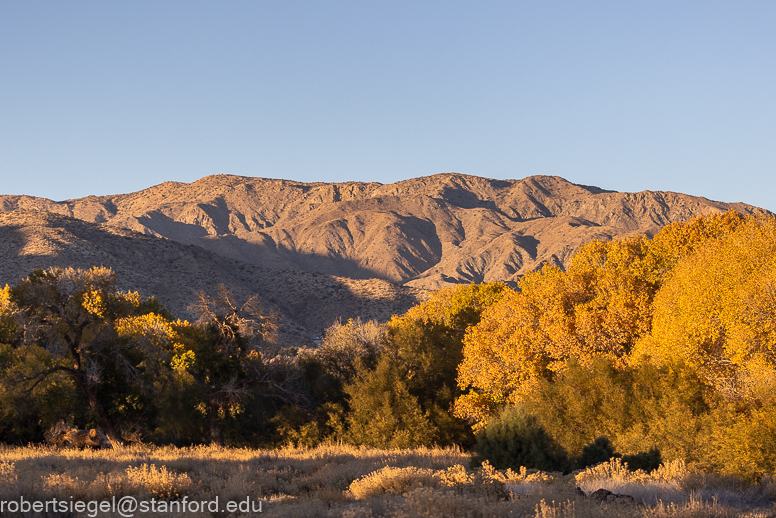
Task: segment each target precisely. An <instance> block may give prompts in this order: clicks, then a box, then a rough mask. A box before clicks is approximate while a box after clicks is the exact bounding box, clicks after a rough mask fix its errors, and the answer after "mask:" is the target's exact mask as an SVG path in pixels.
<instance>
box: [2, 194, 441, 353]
mask: <svg viewBox="0 0 776 518" xmlns="http://www.w3.org/2000/svg"><path fill="white" fill-rule="evenodd" d="M94 265H104V266H110V267H112V268H113V270H114V271H115V272H116V273H117V279H118V283H119V288H120V289H122V290H137V291H139V292H140V293H141V294H143V295H145V296H149V295H154V296H156V297H157V298H158V299H159V300H160V301H161V302H162V303H163V304H164V305H165V306H166V307H168V308H169V309H170V310H171V311H172V312H173V313H174V314H176V315H178V316H179V317H182V318H191V316H192V315H190V314H189V311H188V306H189V305H190V304H191V303H193V302H194V301H195V294H196V292H197V291H200V290H202V291H205V292H207V293H210V294H214V293H215V292H216V290H217V288H218V287H219V285H221V284H224V285H226V286H227V287H228V288H229V289H230V290H231V291H232V292H233V293H234V294H235V295H236V298H237V299H238V300H242V301H245V300H247V298H248V297H251V296H253V295H254V294H257V295H259V298H260V300H261V302H262V305H263V306H264V309H265V310H266V311H274V312H276V313H277V314H278V315H279V317H280V319H281V329H280V332H279V334H280V339H281V343H283V344H286V345H309V344H310V343H311V341H312V340H311V338H312V337H313V336H315V335H320V333H321V332H322V330H323V329H325V328H326V327H328V326H329V325H331V323H332V322H334V321H335V320H336V319H338V318H341V319H345V320H346V319H348V318H354V317H357V316H360V317H362V318H364V319H372V318H374V319H377V320H381V321H385V320H387V319H389V318H390V316H391V315H392V314H395V313H402V312H403V311H406V310H407V309H409V308H410V307H412V306H413V305H415V304H417V303H418V302H420V301H422V300H425V299H426V298H427V296H428V294H427V292H425V291H424V290H420V289H416V288H411V287H405V286H397V285H395V284H393V283H390V282H387V281H384V280H379V279H368V280H353V279H347V278H340V277H334V276H331V275H327V274H322V273H312V272H301V271H293V270H273V269H270V268H265V267H261V266H256V265H253V264H249V263H245V262H241V261H236V260H233V259H229V258H225V257H221V256H219V255H217V254H215V253H213V252H210V251H208V250H205V249H203V248H201V247H199V246H192V245H183V244H181V243H178V242H175V241H172V240H169V239H163V238H159V237H156V236H151V235H144V234H139V233H137V232H134V231H132V230H128V229H122V228H119V227H115V226H111V225H105V224H102V225H99V224H95V223H88V222H85V221H82V220H79V219H75V218H71V217H69V216H63V215H58V214H53V213H50V212H44V211H39V210H34V211H31V210H24V209H19V210H15V211H12V212H8V213H3V214H0V283H2V284H0V286H2V285H5V284H6V283H8V284H15V283H17V282H18V281H19V280H20V279H22V278H23V277H26V276H27V275H28V274H29V273H30V272H31V271H32V270H33V269H34V268H48V267H50V266H58V267H68V266H73V267H77V268H90V267H92V266H94Z"/></svg>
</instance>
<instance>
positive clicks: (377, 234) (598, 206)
mask: <svg viewBox="0 0 776 518" xmlns="http://www.w3.org/2000/svg"><path fill="white" fill-rule="evenodd" d="M17 209H26V210H35V211H46V212H52V213H57V214H62V215H65V216H69V217H73V218H76V219H80V220H83V221H85V222H88V223H94V224H100V225H107V226H110V227H112V228H127V229H130V230H133V231H136V232H139V233H141V234H146V235H153V236H157V237H162V238H166V239H170V240H172V241H176V242H179V243H182V244H185V245H191V244H194V245H198V246H201V247H203V248H205V249H207V250H210V251H211V252H213V253H215V254H217V255H219V256H222V257H226V258H230V259H233V260H238V261H242V262H246V263H250V264H254V265H257V266H265V267H268V268H274V269H285V270H297V271H311V272H319V273H324V274H328V275H334V276H340V277H348V278H354V279H369V278H378V279H383V280H386V281H389V282H392V283H398V284H403V285H407V286H411V287H415V288H423V289H438V288H439V287H442V286H445V285H450V284H455V283H459V282H483V281H493V280H504V281H508V282H515V281H516V280H518V279H519V277H520V276H522V275H523V274H524V273H526V272H527V271H531V270H534V269H536V268H539V267H540V266H541V265H542V264H544V263H551V264H556V265H559V266H565V265H566V264H567V263H568V260H569V258H570V257H571V255H572V254H573V252H574V251H575V250H576V249H577V248H578V247H579V246H581V245H582V244H583V243H585V242H587V241H590V240H591V239H612V238H614V237H618V236H622V235H627V234H635V233H647V234H653V233H654V232H656V231H657V230H659V229H660V228H662V226H664V225H666V224H668V223H672V222H674V221H686V220H688V219H690V218H692V217H695V216H699V215H704V214H709V213H714V212H721V211H725V210H730V209H734V210H738V211H739V212H742V213H752V212H764V211H762V209H758V208H756V207H753V206H751V205H747V204H743V203H723V202H717V201H712V200H707V199H705V198H700V197H695V196H689V195H685V194H680V193H672V192H663V191H642V192H639V193H620V192H616V191H609V190H605V189H601V188H598V187H593V186H584V185H578V184H574V183H571V182H568V181H566V180H564V179H563V178H561V177H557V176H529V177H527V178H524V179H521V180H495V179H489V178H482V177H478V176H471V175H463V174H458V173H440V174H436V175H431V176H425V177H420V178H413V179H409V180H403V181H400V182H395V183H389V184H381V183H377V182H339V183H325V182H316V183H304V182H295V181H292V180H280V179H264V178H252V177H242V176H232V175H213V176H207V177H204V178H201V179H199V180H197V181H195V182H191V183H182V182H163V183H161V184H158V185H155V186H152V187H149V188H147V189H143V190H141V191H137V192H134V193H129V194H118V195H107V196H88V197H85V198H79V199H74V200H65V201H62V202H55V201H52V200H48V199H45V198H34V197H29V196H23V195H15V196H10V195H6V196H0V211H4V212H8V211H13V210H17Z"/></svg>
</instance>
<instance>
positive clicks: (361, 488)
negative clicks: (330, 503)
mask: <svg viewBox="0 0 776 518" xmlns="http://www.w3.org/2000/svg"><path fill="white" fill-rule="evenodd" d="M441 485H442V482H441V481H440V480H439V478H437V477H435V476H434V470H432V469H423V468H414V467H409V468H394V467H390V466H386V467H384V468H383V469H380V470H378V471H375V472H373V473H370V474H368V475H366V476H364V477H361V478H360V479H358V480H355V481H353V483H352V484H350V489H349V491H350V493H351V494H352V495H353V497H354V498H357V499H362V498H369V497H372V496H378V495H384V494H389V495H403V494H405V493H408V492H410V491H411V490H413V489H416V488H419V487H440V486H441Z"/></svg>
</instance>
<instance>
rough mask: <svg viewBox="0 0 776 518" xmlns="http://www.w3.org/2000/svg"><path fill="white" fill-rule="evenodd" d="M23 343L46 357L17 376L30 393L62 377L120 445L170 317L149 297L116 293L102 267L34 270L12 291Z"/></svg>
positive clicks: (158, 360) (145, 393)
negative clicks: (44, 362)
mask: <svg viewBox="0 0 776 518" xmlns="http://www.w3.org/2000/svg"><path fill="white" fill-rule="evenodd" d="M10 301H11V302H12V303H13V304H14V306H15V308H16V315H15V317H16V320H17V322H18V324H17V325H18V326H19V327H20V328H21V329H23V339H22V343H23V344H24V345H28V346H33V345H34V346H38V347H40V348H41V350H44V351H45V352H46V353H47V354H49V355H50V357H51V360H50V364H49V365H46V368H42V369H41V370H37V371H36V372H33V373H30V374H28V375H22V376H20V377H19V378H18V380H17V381H19V382H21V383H26V384H27V389H26V390H28V391H30V392H32V391H34V390H35V389H36V388H37V387H38V386H39V385H40V384H41V383H44V382H46V381H47V380H49V379H50V377H52V376H57V375H60V376H66V377H67V378H69V380H70V381H71V382H72V383H73V385H74V386H75V387H76V389H77V390H78V392H79V394H80V395H81V396H82V397H83V398H84V400H85V401H86V402H87V403H88V406H89V409H90V413H91V416H92V417H93V419H94V420H95V421H96V422H97V423H99V425H100V426H101V427H102V428H103V429H104V431H105V433H106V434H107V436H108V438H109V439H110V440H111V442H112V443H113V444H114V445H115V444H121V443H122V442H123V438H122V436H121V433H120V426H119V425H120V424H121V421H130V420H133V419H136V418H137V417H138V416H139V415H140V414H142V411H143V408H142V406H143V403H144V400H147V399H148V398H150V397H151V396H152V393H151V392H152V390H153V385H152V383H150V382H149V380H151V379H153V378H154V377H155V375H156V374H157V373H158V372H159V371H160V370H161V369H162V368H163V366H164V358H165V355H164V347H165V344H166V341H167V340H168V338H169V336H170V332H171V328H170V324H169V318H168V315H167V314H165V312H163V311H160V310H161V307H160V306H159V305H158V303H157V302H156V301H155V300H153V299H150V300H145V301H144V300H142V299H141V298H140V296H139V295H138V294H137V293H121V292H119V291H117V290H116V278H115V275H114V273H113V272H112V271H111V270H110V269H108V268H102V267H94V268H91V269H89V270H80V269H73V268H65V269H62V268H52V269H49V270H35V271H33V272H32V273H31V274H30V275H29V276H28V277H27V278H25V279H23V280H22V281H21V282H20V283H19V284H17V285H16V286H14V287H13V288H11V290H10Z"/></svg>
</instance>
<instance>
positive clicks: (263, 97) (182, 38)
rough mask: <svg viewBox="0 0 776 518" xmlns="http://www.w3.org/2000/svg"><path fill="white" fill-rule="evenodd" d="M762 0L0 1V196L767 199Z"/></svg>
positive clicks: (770, 160)
mask: <svg viewBox="0 0 776 518" xmlns="http://www.w3.org/2000/svg"><path fill="white" fill-rule="evenodd" d="M774 28H776V2H773V1H765V0H763V1H758V2H753V1H745V0H738V1H728V2H717V1H713V0H702V1H676V0H671V1H656V0H649V1H647V0H644V1H636V2H623V1H611V2H600V1H586V2H571V1H539V0H533V1H517V0H514V1H508V2H492V1H478V2H471V1H470V2H458V1H451V0H445V1H440V2H435V1H417V0H413V1H406V2H405V1H395V0H394V1H383V2H378V1H372V0H362V1H353V2H341V1H331V2H329V1H293V0H284V1H280V0H278V1H272V2H267V1H258V0H255V1H250V2H239V1H226V2H215V1H212V2H197V1H185V2H184V1H161V2H160V1H157V0H154V1H149V2H144V1H138V0H133V1H131V2H105V1H100V2H97V1H95V2H81V1H67V2H55V1H36V0H31V1H6V2H0V193H3V194H31V195H36V196H45V197H48V198H53V199H57V200H61V199H66V198H74V197H81V196H86V195H89V194H98V195H101V194H114V193H122V192H130V191H135V190H139V189H142V188H144V187H148V186H151V185H154V184H157V183H160V182H162V181H165V180H177V181H184V182H190V181H194V180H196V179H198V178H200V177H202V176H206V175H210V174H216V173H226V174H236V175H244V176H262V177H273V178H288V179H293V180H299V181H307V182H310V181H347V180H369V181H378V182H383V183H389V182H393V181H397V180H401V179H406V178H412V177H416V176H423V175H430V174H434V173H439V172H449V171H456V172H460V173H466V174H472V175H479V176H486V177H491V178H523V177H525V176H529V175H534V174H549V175H559V176H562V177H564V178H566V179H568V180H570V181H573V182H576V183H582V184H588V185H597V186H600V187H604V188H607V189H614V190H619V191H640V190H644V189H650V190H672V191H679V192H685V193H689V194H695V195H701V196H706V197H708V198H712V199H716V200H723V201H745V202H748V203H752V204H755V205H759V206H762V207H766V208H768V209H771V210H774V211H776V199H775V198H774V193H776V29H774Z"/></svg>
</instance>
